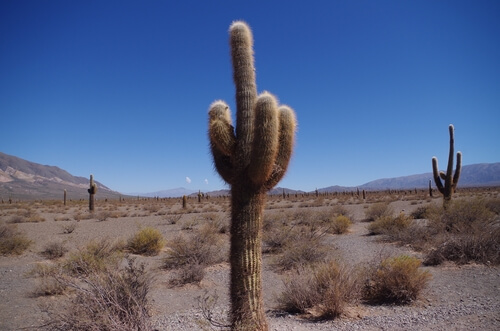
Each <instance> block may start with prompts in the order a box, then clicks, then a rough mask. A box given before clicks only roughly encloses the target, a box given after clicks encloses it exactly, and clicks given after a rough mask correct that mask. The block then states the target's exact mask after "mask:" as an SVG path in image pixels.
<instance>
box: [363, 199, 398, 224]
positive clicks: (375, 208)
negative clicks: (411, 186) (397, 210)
mask: <svg viewBox="0 0 500 331" xmlns="http://www.w3.org/2000/svg"><path fill="white" fill-rule="evenodd" d="M393 214H394V210H393V209H392V208H391V206H389V203H388V202H377V203H374V204H373V205H371V206H370V207H369V208H368V209H367V210H366V212H365V218H366V221H368V222H373V221H376V220H377V219H378V218H380V217H392V215H393Z"/></svg>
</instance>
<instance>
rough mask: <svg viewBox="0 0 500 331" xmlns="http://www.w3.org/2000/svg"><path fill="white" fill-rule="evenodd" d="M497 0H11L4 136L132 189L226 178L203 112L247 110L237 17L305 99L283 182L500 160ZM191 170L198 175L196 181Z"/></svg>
mask: <svg viewBox="0 0 500 331" xmlns="http://www.w3.org/2000/svg"><path fill="white" fill-rule="evenodd" d="M498 17H500V1H472V0H471V1H458V0H453V1H439V0H438V1H400V0H395V1H388V0H386V1H384V0H382V1H356V0H354V1H335V0H325V1H311V0H307V1H222V0H219V1H189V0H188V1H153V0H150V1H48V0H46V1H27V0H26V1H25V0H21V1H14V0H4V1H1V2H0V112H1V117H0V118H1V122H0V151H1V152H4V153H7V154H11V155H15V156H18V157H21V158H23V159H27V160H29V161H33V162H37V163H41V164H47V165H55V166H58V167H60V168H62V169H65V170H67V171H68V172H70V173H71V174H73V175H77V176H84V177H88V175H89V174H91V173H93V174H94V178H95V179H96V180H98V181H100V182H102V183H104V184H105V185H107V186H109V187H110V188H112V189H114V190H117V191H120V192H123V193H130V192H142V193H145V192H153V191H158V190H163V189H170V188H176V187H186V188H190V189H193V190H198V189H201V190H216V189H220V188H225V187H226V186H225V185H224V183H223V181H222V180H221V179H220V178H219V176H218V175H217V173H216V172H215V170H214V168H213V166H212V159H211V156H210V152H209V148H208V138H207V113H208V107H209V105H210V103H212V101H214V100H216V99H224V100H225V101H226V102H228V104H229V105H230V107H231V109H232V112H233V119H234V117H235V111H236V109H235V106H234V104H235V101H234V86H233V82H232V72H231V63H230V58H229V46H228V33H227V31H228V27H229V25H230V24H231V22H232V21H234V20H238V19H242V20H245V21H246V22H247V23H248V24H249V25H250V26H251V28H252V30H253V34H254V40H255V57H256V59H255V64H256V73H257V89H258V91H264V90H267V91H270V92H272V93H273V94H275V95H277V96H278V98H279V100H280V102H281V103H284V104H288V105H290V106H291V107H292V108H294V109H295V111H296V113H297V118H298V122H299V129H298V132H297V136H296V146H295V151H294V155H293V158H292V161H291V164H290V168H289V171H288V173H287V175H286V177H285V178H284V179H283V180H282V181H281V182H280V183H279V184H278V186H283V187H289V188H293V189H302V190H307V191H309V190H314V189H315V188H322V187H326V186H330V185H345V186H356V185H361V184H363V183H366V182H368V181H371V180H375V179H378V178H389V177H398V176H405V175H410V174H416V173H424V172H429V171H431V158H432V156H437V157H438V159H439V160H440V166H441V168H444V167H445V166H446V160H447V156H448V125H449V124H450V123H453V124H454V125H455V147H456V150H461V151H462V152H463V162H464V164H474V163H485V162H486V163H490V162H498V161H500V147H499V146H500V144H499V142H500V130H499V129H500V37H499V36H500V20H499V19H498ZM187 177H188V178H189V180H187Z"/></svg>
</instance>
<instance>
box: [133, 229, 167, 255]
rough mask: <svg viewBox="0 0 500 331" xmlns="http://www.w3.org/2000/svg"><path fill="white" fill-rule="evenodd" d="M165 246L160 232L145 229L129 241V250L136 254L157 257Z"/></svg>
mask: <svg viewBox="0 0 500 331" xmlns="http://www.w3.org/2000/svg"><path fill="white" fill-rule="evenodd" d="M164 245H165V241H164V240H163V236H162V235H161V232H160V231H158V230H157V229H154V228H151V227H145V228H143V229H141V230H139V232H137V233H136V234H135V235H134V236H132V238H130V239H129V241H128V243H127V249H128V250H129V251H130V252H132V253H134V254H140V255H148V256H152V255H157V254H158V253H159V252H160V251H161V249H162V248H163V246H164Z"/></svg>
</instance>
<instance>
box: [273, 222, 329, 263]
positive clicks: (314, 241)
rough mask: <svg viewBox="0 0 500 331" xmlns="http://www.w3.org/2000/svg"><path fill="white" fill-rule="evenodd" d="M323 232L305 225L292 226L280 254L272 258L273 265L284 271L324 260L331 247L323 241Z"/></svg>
mask: <svg viewBox="0 0 500 331" xmlns="http://www.w3.org/2000/svg"><path fill="white" fill-rule="evenodd" d="M325 234H326V232H325V231H324V230H321V229H317V230H315V229H312V228H310V227H307V226H299V227H295V228H293V230H291V232H290V235H289V237H288V238H287V240H286V243H285V246H284V247H283V249H282V254H279V255H277V256H276V257H275V258H274V261H273V265H274V266H275V268H276V269H278V270H280V271H286V270H291V269H294V268H298V267H300V266H304V265H311V264H315V263H318V262H323V261H325V260H326V258H327V257H328V252H329V251H330V250H331V249H332V248H331V246H329V245H326V244H325V243H324V236H325Z"/></svg>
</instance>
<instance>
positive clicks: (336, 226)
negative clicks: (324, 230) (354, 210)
mask: <svg viewBox="0 0 500 331" xmlns="http://www.w3.org/2000/svg"><path fill="white" fill-rule="evenodd" d="M351 224H352V222H351V219H350V218H349V217H347V216H344V215H339V216H337V217H335V219H334V220H333V221H332V222H331V223H330V228H329V232H330V233H333V234H344V233H347V232H348V230H349V227H350V226H351Z"/></svg>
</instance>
